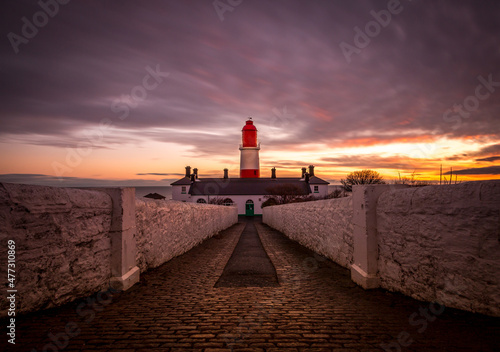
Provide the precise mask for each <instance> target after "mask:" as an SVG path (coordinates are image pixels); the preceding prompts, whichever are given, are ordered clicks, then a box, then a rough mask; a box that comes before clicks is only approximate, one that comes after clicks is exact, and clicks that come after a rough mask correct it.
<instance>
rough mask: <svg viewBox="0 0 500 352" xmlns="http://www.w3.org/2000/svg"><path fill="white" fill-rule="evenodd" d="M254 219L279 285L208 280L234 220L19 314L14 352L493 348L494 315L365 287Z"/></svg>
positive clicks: (236, 229)
mask: <svg viewBox="0 0 500 352" xmlns="http://www.w3.org/2000/svg"><path fill="white" fill-rule="evenodd" d="M255 225H256V227H257V230H258V232H259V234H260V236H261V240H262V243H263V245H264V247H265V249H266V251H267V253H268V255H269V257H270V258H271V260H272V261H273V263H274V266H275V267H276V271H277V273H278V278H279V280H280V286H279V287H263V288H257V287H250V288H214V284H215V282H216V281H217V279H218V278H219V276H220V274H221V273H222V270H223V269H224V266H225V264H226V262H227V260H228V259H229V257H230V256H231V253H232V251H233V249H234V247H235V245H236V243H237V241H238V238H239V235H240V233H241V231H242V230H243V227H244V224H243V223H239V224H237V225H235V226H233V227H231V228H230V229H228V230H226V231H224V232H222V233H221V234H219V235H218V236H216V237H214V238H211V239H209V240H207V241H205V242H204V243H203V244H202V245H200V246H198V247H196V248H194V249H193V250H191V251H189V252H188V253H186V254H185V255H182V256H180V257H177V258H175V259H173V260H171V261H170V262H168V263H166V264H164V265H162V266H160V267H159V268H157V269H154V270H151V271H149V272H147V273H144V274H142V275H141V276H142V278H141V282H140V284H137V285H135V286H134V287H133V288H132V289H130V290H129V291H127V292H123V293H116V294H114V295H101V296H99V297H97V299H96V301H97V302H99V303H96V304H94V305H92V304H91V302H90V301H79V302H76V303H74V304H71V305H67V306H65V307H61V308H57V309H52V310H48V311H44V312H41V313H37V314H33V315H29V316H25V317H24V318H22V319H21V318H20V319H19V321H18V323H19V330H18V332H17V333H18V335H17V336H18V340H17V342H18V344H17V345H16V346H17V347H16V348H15V349H14V350H17V351H33V349H35V350H36V351H59V350H65V351H153V352H154V351H206V352H210V351H212V352H215V351H231V350H233V351H383V350H384V349H385V350H387V351H495V350H496V351H498V343H499V336H500V327H499V325H500V319H496V318H491V317H486V316H482V315H475V314H470V313H465V312H462V311H458V310H454V309H450V308H445V309H444V311H442V309H441V307H440V306H438V305H429V304H428V303H424V302H418V301H415V300H412V299H410V298H407V297H404V296H402V295H399V294H393V293H388V292H385V291H383V290H373V291H364V290H363V289H361V288H359V287H357V286H355V285H354V284H353V283H352V282H351V281H350V279H349V271H348V270H346V269H344V268H341V267H339V266H337V265H336V264H333V263H331V262H330V261H327V260H324V259H323V258H322V257H319V256H316V255H315V254H314V253H312V252H310V251H308V250H306V249H305V248H303V247H301V246H300V245H298V244H296V243H294V242H292V241H290V240H288V239H287V238H285V237H284V236H283V235H281V234H280V233H278V232H276V231H274V230H272V229H270V228H269V227H267V226H266V225H262V224H260V223H256V224H255ZM3 340H4V341H5V336H4V338H3ZM398 341H399V342H398ZM382 346H384V348H382Z"/></svg>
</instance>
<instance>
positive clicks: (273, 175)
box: [271, 167, 276, 178]
mask: <svg viewBox="0 0 500 352" xmlns="http://www.w3.org/2000/svg"><path fill="white" fill-rule="evenodd" d="M271 178H276V168H275V167H273V168H272V169H271Z"/></svg>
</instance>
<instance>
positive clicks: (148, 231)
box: [135, 198, 238, 271]
mask: <svg viewBox="0 0 500 352" xmlns="http://www.w3.org/2000/svg"><path fill="white" fill-rule="evenodd" d="M135 211H136V244H137V265H138V266H139V268H140V269H141V271H144V270H146V269H148V268H154V267H157V266H159V265H161V264H163V263H165V262H166V261H168V260H170V259H172V258H173V257H175V256H178V255H181V254H183V253H185V252H187V251H188V250H190V249H191V248H193V247H194V246H196V245H197V244H199V243H201V242H202V241H203V240H205V239H207V238H209V237H211V236H213V235H215V234H216V233H218V232H220V231H222V230H224V229H226V228H228V227H230V226H231V225H233V224H235V223H237V222H238V211H237V208H236V207H226V206H222V205H211V204H196V203H183V202H179V201H173V200H170V201H164V200H161V201H157V200H156V201H155V200H142V199H138V198H136V209H135Z"/></svg>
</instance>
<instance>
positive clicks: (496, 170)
mask: <svg viewBox="0 0 500 352" xmlns="http://www.w3.org/2000/svg"><path fill="white" fill-rule="evenodd" d="M450 173H453V174H454V175H500V166H487V167H476V168H472V169H465V170H456V171H453V172H450V171H448V172H445V173H444V175H449V174H450Z"/></svg>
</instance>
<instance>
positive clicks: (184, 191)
mask: <svg viewBox="0 0 500 352" xmlns="http://www.w3.org/2000/svg"><path fill="white" fill-rule="evenodd" d="M181 194H186V186H182V189H181Z"/></svg>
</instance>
